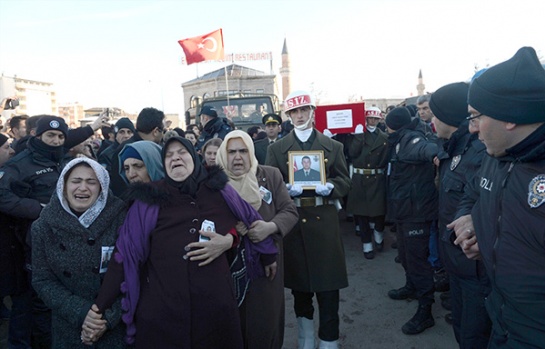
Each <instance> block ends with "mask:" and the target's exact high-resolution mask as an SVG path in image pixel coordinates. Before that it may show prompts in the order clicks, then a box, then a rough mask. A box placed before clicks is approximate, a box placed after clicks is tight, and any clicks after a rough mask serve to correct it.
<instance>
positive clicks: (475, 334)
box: [429, 82, 491, 349]
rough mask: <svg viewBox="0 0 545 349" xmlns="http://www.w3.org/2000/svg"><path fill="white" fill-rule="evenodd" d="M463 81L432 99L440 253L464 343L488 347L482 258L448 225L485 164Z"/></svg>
mask: <svg viewBox="0 0 545 349" xmlns="http://www.w3.org/2000/svg"><path fill="white" fill-rule="evenodd" d="M468 89H469V85H468V84H466V83H464V82H459V83H454V84H449V85H446V86H443V87H441V88H440V89H438V90H437V91H435V92H434V93H433V94H432V95H431V99H430V102H429V105H430V108H431V110H432V112H433V115H434V117H433V123H434V125H435V128H436V130H437V136H438V137H439V138H440V139H443V140H445V142H444V143H443V151H442V152H440V155H439V156H438V158H439V161H440V164H439V252H440V256H441V261H442V262H443V265H444V267H445V269H446V270H447V272H448V274H449V281H450V294H451V305H452V327H453V330H454V335H455V337H456V341H457V342H458V344H459V345H460V348H462V349H463V348H467V349H470V348H486V346H487V343H488V339H489V337H490V328H491V323H490V318H489V317H488V314H487V313H486V308H485V305H484V300H485V298H486V296H488V294H489V293H490V281H489V279H488V277H487V276H486V272H485V269H484V265H483V263H482V262H481V261H479V260H471V259H468V258H467V257H466V255H465V254H464V252H463V251H462V249H461V248H460V247H459V246H456V245H454V244H453V241H454V239H455V238H456V235H455V234H454V231H452V230H451V229H447V224H449V223H450V222H452V221H453V220H454V219H455V218H456V213H457V210H458V205H459V203H460V201H461V199H462V197H463V194H464V189H465V187H466V186H467V184H468V183H470V182H472V181H473V180H474V178H475V176H476V175H477V171H478V170H479V168H480V166H481V161H482V158H483V156H484V154H485V146H484V144H482V142H481V141H479V139H478V135H477V134H471V133H469V128H468V121H467V120H466V118H467V116H468V112H467V92H468Z"/></svg>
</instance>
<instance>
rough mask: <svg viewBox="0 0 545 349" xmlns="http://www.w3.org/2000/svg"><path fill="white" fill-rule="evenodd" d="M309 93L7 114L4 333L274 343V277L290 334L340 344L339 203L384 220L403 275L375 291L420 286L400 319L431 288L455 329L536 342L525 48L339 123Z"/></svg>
mask: <svg viewBox="0 0 545 349" xmlns="http://www.w3.org/2000/svg"><path fill="white" fill-rule="evenodd" d="M13 99H15V97H8V98H4V99H3V100H2V102H1V105H0V108H1V110H3V109H4V108H5V107H7V105H8V102H9V101H10V100H13ZM315 109H316V102H315V100H314V98H313V96H312V95H311V94H310V93H308V92H306V91H300V90H297V91H292V92H291V93H290V94H289V95H288V96H287V97H286V100H285V101H284V108H283V112H284V114H285V116H286V118H287V123H286V121H283V119H282V117H281V116H280V115H278V114H274V113H269V114H266V115H264V116H263V117H262V126H260V127H255V128H253V129H249V130H247V131H245V130H236V129H233V127H232V125H230V124H229V123H228V122H227V121H226V120H225V119H223V118H221V117H219V116H218V112H217V111H216V110H215V109H214V108H211V107H204V108H202V110H201V112H200V121H201V124H200V125H196V124H193V125H188V126H187V128H186V130H182V129H179V128H174V129H170V127H169V125H168V123H167V122H166V120H165V115H164V113H163V112H162V111H160V110H157V109H155V108H144V109H143V110H142V111H141V112H140V113H139V115H138V117H137V119H136V123H133V121H131V120H130V119H129V118H125V117H123V118H120V119H118V120H117V121H116V122H115V124H113V125H112V124H110V120H109V117H108V116H107V115H101V116H99V117H98V118H97V119H96V121H95V122H93V123H92V124H90V125H88V126H85V127H79V128H73V129H70V128H69V127H68V125H67V124H66V123H65V121H64V119H63V118H61V117H58V116H54V115H36V116H31V117H28V116H15V117H12V118H11V120H10V121H9V133H7V132H6V133H5V134H4V133H0V232H1V233H0V268H1V269H0V282H1V284H0V296H1V298H2V299H3V298H4V297H7V296H9V297H10V298H11V309H9V310H8V309H7V308H5V305H4V304H2V307H3V308H2V314H7V313H9V321H10V322H9V333H8V348H10V349H11V348H25V349H28V348H39V349H42V348H77V347H87V346H90V347H93V348H131V347H134V348H275V349H280V348H282V346H283V343H284V328H285V326H284V321H285V300H284V288H288V289H290V290H291V293H292V295H293V298H294V305H293V306H294V312H295V315H296V320H297V331H298V336H297V341H298V348H300V349H315V348H316V347H317V346H318V348H320V349H328V348H338V347H339V338H340V332H341V331H342V329H341V327H340V320H339V302H340V290H341V289H343V288H346V287H347V286H348V284H349V282H350V280H349V277H348V274H347V269H346V261H345V254H344V247H343V241H342V238H341V235H342V234H341V229H340V226H339V210H344V211H345V212H346V216H347V217H349V218H351V219H352V220H353V222H354V232H355V234H356V235H358V236H359V237H360V239H361V248H362V258H365V259H368V260H373V259H374V258H375V256H376V253H381V252H382V251H383V249H384V243H385V236H384V234H385V231H386V227H387V226H389V227H390V228H389V229H390V231H392V232H395V233H396V235H395V236H396V241H395V245H396V246H395V247H396V248H397V252H398V257H397V258H396V262H399V263H401V265H402V267H403V269H404V271H405V280H400V283H401V285H402V286H401V287H400V288H397V289H392V290H390V291H389V292H387V296H388V297H389V298H390V299H392V300H405V299H409V298H410V299H415V300H417V301H418V306H417V309H416V312H415V315H414V316H413V317H412V318H410V319H408V320H407V321H406V323H405V324H404V325H403V326H402V328H401V331H402V332H403V333H404V334H407V335H416V334H419V333H422V332H424V331H426V330H427V329H429V328H431V327H433V326H434V325H435V319H434V316H433V314H432V307H433V303H434V301H435V292H439V291H441V292H443V293H441V297H440V298H441V300H442V305H443V306H444V307H445V308H447V309H449V310H450V311H451V313H450V314H448V315H447V317H446V319H445V320H446V321H448V322H449V323H451V324H452V329H453V332H454V336H455V338H456V341H457V343H458V345H459V347H460V348H544V347H545V344H544V343H545V316H544V314H545V273H544V271H543V270H544V268H543V266H544V265H545V228H544V224H543V222H545V205H543V204H544V203H545V69H544V68H543V66H542V65H541V63H540V62H539V59H538V57H537V55H536V53H535V51H534V50H533V49H532V48H530V47H523V48H521V49H520V50H519V51H518V52H517V53H516V54H515V55H514V56H513V57H512V58H511V59H509V60H507V61H505V62H503V63H500V64H497V65H495V66H493V67H490V68H488V69H486V70H484V71H480V72H478V73H477V74H476V75H475V76H474V77H473V79H472V80H471V81H469V82H455V83H451V84H447V85H445V86H443V87H441V88H439V89H437V90H436V91H435V92H434V93H432V94H429V95H424V96H420V97H419V98H418V99H417V101H416V104H415V105H404V106H392V107H389V108H388V110H386V111H385V112H383V111H381V110H380V109H378V108H376V107H369V106H368V107H367V108H366V110H365V127H361V126H363V125H361V126H360V127H355V129H354V132H352V133H350V134H337V135H333V134H332V133H331V132H324V133H322V132H320V131H319V130H318V129H316V127H315V113H314V112H315ZM6 126H7V125H6ZM98 130H100V131H101V134H102V135H101V137H97V136H96V134H95V133H96V132H97V131H98ZM2 131H8V130H7V127H6V129H2ZM444 291H447V292H444ZM314 298H315V299H316V302H317V305H318V313H317V319H318V324H317V326H315V324H314V318H315V309H314V305H313V299H314ZM5 316H8V315H5ZM316 328H317V329H318V333H317V334H316V333H315V329H316Z"/></svg>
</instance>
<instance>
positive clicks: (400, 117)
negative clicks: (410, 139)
mask: <svg viewBox="0 0 545 349" xmlns="http://www.w3.org/2000/svg"><path fill="white" fill-rule="evenodd" d="M385 122H386V126H388V127H389V128H391V129H392V130H394V131H397V130H399V129H400V128H402V127H404V126H407V125H408V124H410V123H411V114H410V113H409V111H408V110H407V108H405V107H397V108H394V109H392V111H390V112H389V113H388V115H386V120H385Z"/></svg>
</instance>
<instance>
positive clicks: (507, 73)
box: [468, 47, 545, 124]
mask: <svg viewBox="0 0 545 349" xmlns="http://www.w3.org/2000/svg"><path fill="white" fill-rule="evenodd" d="M468 104H469V105H471V107H473V108H475V109H476V110H477V111H479V112H480V113H482V114H484V115H486V116H489V117H491V118H493V119H496V120H501V121H505V122H512V123H515V124H533V123H538V122H544V121H545V69H543V67H542V66H541V63H540V62H539V59H538V58H537V55H536V51H535V50H534V49H533V48H532V47H523V48H521V49H519V50H518V51H517V53H516V54H515V55H514V56H513V57H512V58H511V59H509V60H507V61H505V62H503V63H500V64H497V65H495V66H493V67H491V68H488V69H487V70H486V71H485V72H483V73H482V74H481V75H480V76H479V77H477V78H476V79H475V80H473V82H472V83H471V86H470V87H469V96H468Z"/></svg>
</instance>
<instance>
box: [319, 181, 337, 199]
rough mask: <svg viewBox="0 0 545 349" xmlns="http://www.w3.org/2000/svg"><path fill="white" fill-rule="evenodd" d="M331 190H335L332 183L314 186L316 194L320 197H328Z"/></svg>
mask: <svg viewBox="0 0 545 349" xmlns="http://www.w3.org/2000/svg"><path fill="white" fill-rule="evenodd" d="M333 188H335V186H334V185H333V184H332V183H326V184H325V185H323V184H318V185H317V186H316V194H318V195H321V196H328V195H329V194H331V191H332V190H333Z"/></svg>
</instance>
